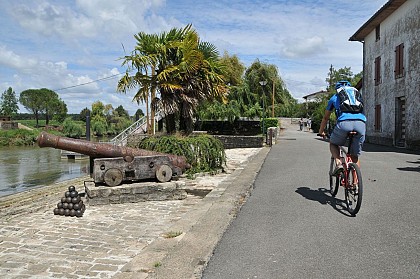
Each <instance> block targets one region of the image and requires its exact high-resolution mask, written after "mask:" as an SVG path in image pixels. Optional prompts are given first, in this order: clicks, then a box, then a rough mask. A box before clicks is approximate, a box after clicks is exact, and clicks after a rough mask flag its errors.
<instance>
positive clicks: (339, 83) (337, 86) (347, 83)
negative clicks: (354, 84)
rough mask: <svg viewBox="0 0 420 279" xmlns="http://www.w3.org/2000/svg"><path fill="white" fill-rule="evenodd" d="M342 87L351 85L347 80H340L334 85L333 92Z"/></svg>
mask: <svg viewBox="0 0 420 279" xmlns="http://www.w3.org/2000/svg"><path fill="white" fill-rule="evenodd" d="M343 86H351V84H350V82H348V81H347V80H340V81H339V82H337V83H336V84H335V90H337V89H338V88H340V87H343Z"/></svg>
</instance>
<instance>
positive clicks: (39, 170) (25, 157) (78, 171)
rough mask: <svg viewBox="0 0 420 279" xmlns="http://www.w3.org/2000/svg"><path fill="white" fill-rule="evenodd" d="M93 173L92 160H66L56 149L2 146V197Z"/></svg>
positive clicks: (0, 149) (0, 181)
mask: <svg viewBox="0 0 420 279" xmlns="http://www.w3.org/2000/svg"><path fill="white" fill-rule="evenodd" d="M88 174H89V159H88V157H86V159H82V160H74V159H67V158H66V159H62V158H61V150H58V149H54V148H40V147H38V146H31V147H21V146H19V147H0V196H6V195H11V194H15V193H19V192H23V191H26V190H29V189H33V188H36V187H42V186H46V185H51V184H53V183H55V182H59V181H64V180H69V179H72V178H77V177H81V176H85V175H88Z"/></svg>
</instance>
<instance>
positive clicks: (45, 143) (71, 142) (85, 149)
mask: <svg viewBox="0 0 420 279" xmlns="http://www.w3.org/2000/svg"><path fill="white" fill-rule="evenodd" d="M37 143H38V146H39V147H53V148H56V149H61V150H67V151H73V152H77V153H81V154H84V155H88V156H90V157H93V158H116V157H124V158H127V157H128V158H131V159H133V158H134V157H136V156H153V155H165V156H168V158H169V160H170V161H171V163H172V164H173V165H174V166H177V167H179V168H180V169H181V170H182V171H184V170H185V169H188V168H190V165H189V164H188V163H187V159H186V158H185V157H184V156H178V155H173V154H167V153H160V152H156V151H150V150H146V149H140V148H131V147H125V146H117V145H113V144H109V143H99V142H92V141H87V140H81V139H72V138H66V137H60V136H56V135H52V134H48V133H46V132H42V133H41V134H40V135H39V136H38V139H37Z"/></svg>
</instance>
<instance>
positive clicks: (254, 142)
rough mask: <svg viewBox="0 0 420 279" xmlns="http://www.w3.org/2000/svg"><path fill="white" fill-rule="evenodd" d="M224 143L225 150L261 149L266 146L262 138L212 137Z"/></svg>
mask: <svg viewBox="0 0 420 279" xmlns="http://www.w3.org/2000/svg"><path fill="white" fill-rule="evenodd" d="M212 136H213V137H215V138H217V139H218V140H220V141H221V142H222V143H223V146H224V148H225V149H232V148H259V147H263V145H264V138H263V137H262V136H229V135H212Z"/></svg>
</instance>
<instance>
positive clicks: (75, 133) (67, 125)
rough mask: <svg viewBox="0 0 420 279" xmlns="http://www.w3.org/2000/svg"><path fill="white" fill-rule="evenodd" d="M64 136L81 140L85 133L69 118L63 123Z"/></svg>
mask: <svg viewBox="0 0 420 279" xmlns="http://www.w3.org/2000/svg"><path fill="white" fill-rule="evenodd" d="M62 132H63V134H64V135H65V136H66V137H70V138H80V137H81V136H82V135H83V133H84V130H83V127H82V126H81V125H80V124H77V123H76V122H75V121H73V120H72V118H71V117H67V118H66V119H65V120H64V122H63V131H62Z"/></svg>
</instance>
